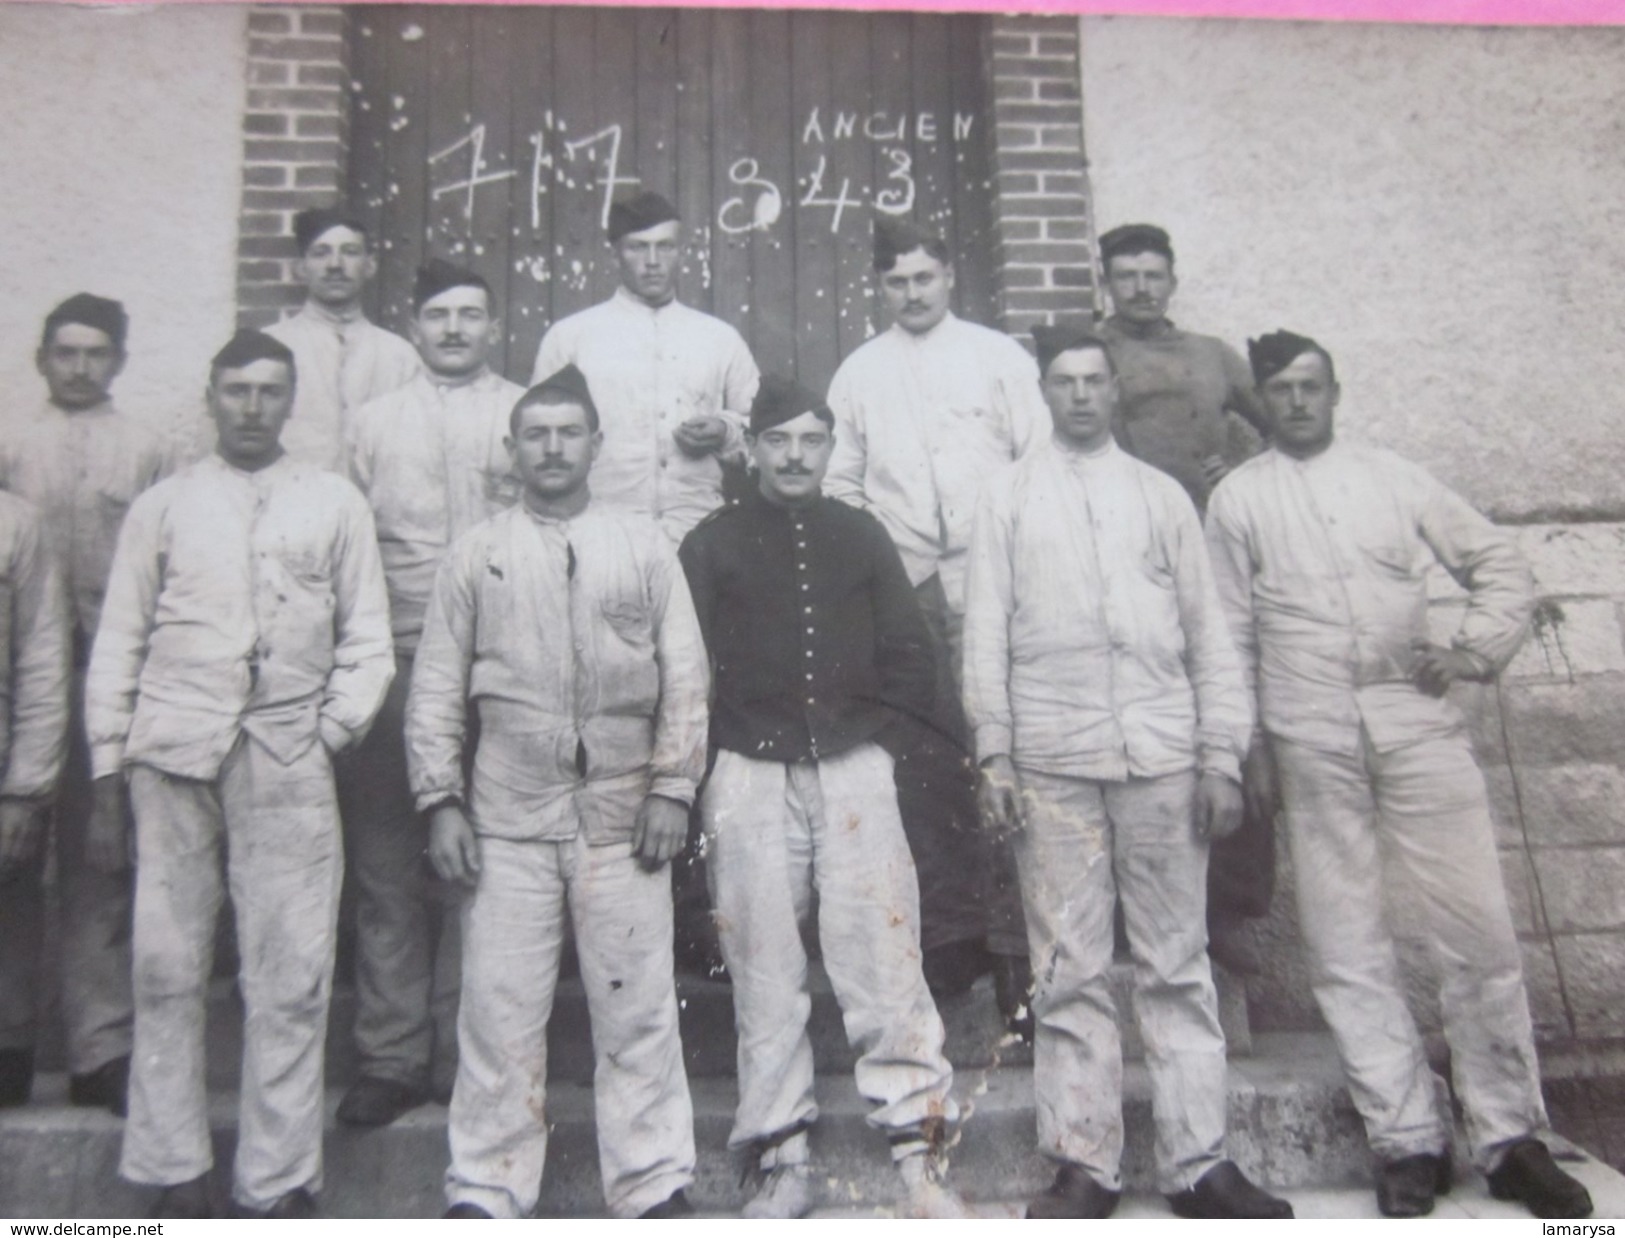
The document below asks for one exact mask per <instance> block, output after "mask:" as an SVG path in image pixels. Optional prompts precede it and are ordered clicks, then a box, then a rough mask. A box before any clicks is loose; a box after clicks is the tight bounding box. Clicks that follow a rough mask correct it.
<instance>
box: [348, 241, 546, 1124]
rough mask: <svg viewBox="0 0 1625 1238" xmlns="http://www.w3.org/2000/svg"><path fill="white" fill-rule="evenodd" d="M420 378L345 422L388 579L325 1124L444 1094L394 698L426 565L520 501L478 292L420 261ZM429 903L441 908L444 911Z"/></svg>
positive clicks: (441, 988) (419, 827)
mask: <svg viewBox="0 0 1625 1238" xmlns="http://www.w3.org/2000/svg"><path fill="white" fill-rule="evenodd" d="M412 308H413V316H412V324H411V333H412V339H413V342H414V343H415V344H416V345H417V349H418V354H419V355H420V356H421V357H422V359H423V369H422V370H421V371H420V372H419V373H418V374H417V375H416V376H415V377H414V378H412V380H411V381H410V382H408V383H407V384H406V385H405V386H404V387H401V388H399V389H398V390H396V391H392V392H391V393H390V394H388V395H386V396H380V397H379V398H378V399H376V400H373V401H371V402H370V403H368V404H364V405H362V406H361V408H360V409H358V410H357V411H356V414H355V420H354V422H353V424H352V425H351V428H350V442H349V460H350V477H351V479H352V480H353V481H354V482H355V483H356V485H357V486H359V487H360V488H361V492H362V493H363V494H365V495H366V496H367V502H368V503H369V504H370V505H371V507H372V514H373V519H374V521H375V522H376V523H377V526H378V549H379V553H380V554H381V555H382V557H383V561H384V578H385V579H386V580H387V581H388V583H389V617H390V627H391V629H392V630H393V633H394V637H395V678H394V680H393V682H391V684H390V687H389V695H388V696H387V697H386V698H385V699H384V707H383V709H381V710H380V711H379V713H378V719H377V721H376V722H375V723H374V724H373V728H372V731H371V732H370V733H369V734H368V736H367V738H366V740H365V741H364V742H363V743H362V745H361V747H360V749H359V750H358V751H357V753H356V759H355V760H354V761H350V762H347V763H346V766H345V768H344V770H343V771H342V776H341V778H340V779H339V798H340V802H341V804H342V805H343V810H344V842H345V854H346V857H347V859H348V861H349V865H350V878H351V880H352V881H353V882H354V883H355V893H356V953H355V967H356V1017H355V1044H356V1055H357V1057H358V1059H359V1065H360V1072H361V1077H360V1078H359V1079H358V1080H357V1081H356V1082H355V1084H354V1085H353V1086H352V1087H351V1088H350V1090H349V1091H348V1092H347V1093H346V1094H345V1096H344V1099H343V1100H342V1101H341V1102H340V1103H339V1108H338V1119H339V1121H341V1122H344V1123H347V1124H349V1125H352V1126H382V1125H385V1124H387V1123H389V1122H393V1121H394V1120H395V1119H396V1118H398V1117H399V1116H400V1115H401V1114H402V1113H404V1112H406V1111H407V1110H408V1109H410V1108H412V1107H413V1106H414V1105H417V1104H419V1103H421V1102H422V1100H423V1099H424V1097H425V1095H432V1096H434V1097H435V1098H436V1099H438V1100H442V1101H444V1100H449V1099H450V1098H451V1085H452V1080H453V1078H454V1077H455V1075H456V1071H457V985H458V979H457V975H458V968H459V965H460V959H461V953H462V946H461V944H460V942H459V939H458V936H457V912H456V910H455V908H454V907H450V908H446V907H445V904H447V903H448V902H454V901H455V899H454V898H452V897H451V896H452V890H451V888H450V887H446V886H444V885H443V884H442V883H438V882H435V881H434V880H433V877H434V874H433V872H432V871H431V870H430V869H429V866H428V865H427V864H425V863H424V861H423V856H424V852H425V850H426V848H427V847H428V842H429V823H428V821H427V819H426V818H425V817H424V816H423V815H422V814H421V813H419V812H418V811H417V807H416V805H415V804H414V802H413V798H412V788H411V785H410V782H409V779H408V777H407V772H406V745H405V740H404V731H403V728H404V726H405V722H406V693H407V689H408V688H409V687H410V686H411V683H412V655H413V654H414V653H415V652H416V650H417V645H418V638H419V636H420V635H421V634H422V631H423V614H424V611H425V610H427V609H428V605H429V596H430V594H431V593H432V592H433V588H434V576H435V571H436V569H437V568H439V566H440V563H441V560H442V559H444V558H445V555H446V551H447V549H448V548H449V547H450V546H451V544H452V543H453V542H455V541H456V540H457V538H459V537H461V536H462V535H463V534H464V533H466V532H467V531H468V530H469V529H471V528H473V527H474V526H475V525H476V524H478V523H480V521H482V520H485V519H487V518H488V517H490V516H494V515H495V514H497V513H498V512H500V511H502V510H504V509H505V508H508V507H511V506H512V505H513V504H514V502H515V501H516V500H517V499H518V497H519V483H518V481H517V480H516V479H515V478H514V475H513V462H512V460H510V459H509V457H508V449H507V447H506V446H505V445H504V444H505V442H506V439H507V434H508V414H509V413H510V412H511V411H512V410H513V405H514V401H515V400H517V399H518V398H519V397H520V396H521V395H523V394H524V388H522V387H520V386H518V385H516V384H514V383H510V382H508V381H507V380H506V379H504V378H503V377H502V376H501V375H499V374H496V373H493V372H492V370H491V368H490V366H489V365H488V364H487V362H486V358H487V355H488V354H489V352H490V349H491V347H492V345H493V344H494V343H496V341H497V339H498V324H497V322H496V320H495V319H494V318H493V317H492V313H491V310H492V306H491V288H490V285H489V284H487V283H486V282H485V280H484V279H483V278H481V277H480V276H479V275H477V274H475V273H474V272H473V271H470V270H466V269H463V268H461V267H455V266H453V265H451V264H450V263H448V262H443V261H441V260H440V259H434V260H432V261H430V262H429V263H428V264H426V265H425V266H423V267H422V268H420V269H419V271H418V275H417V280H416V283H415V285H414V287H413V290H412ZM443 908H444V912H443Z"/></svg>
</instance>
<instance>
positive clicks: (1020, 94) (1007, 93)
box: [993, 77, 1048, 104]
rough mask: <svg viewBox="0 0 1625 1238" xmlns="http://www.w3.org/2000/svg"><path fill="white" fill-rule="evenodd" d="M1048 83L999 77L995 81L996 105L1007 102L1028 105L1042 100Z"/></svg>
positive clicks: (1022, 78)
mask: <svg viewBox="0 0 1625 1238" xmlns="http://www.w3.org/2000/svg"><path fill="white" fill-rule="evenodd" d="M1047 84H1048V83H1044V82H1035V81H1033V80H1032V78H1030V77H999V78H994V79H993V99H994V102H995V104H998V103H1002V102H1004V101H1006V100H1014V101H1016V102H1020V103H1027V102H1030V101H1031V100H1033V99H1036V98H1042V97H1043V93H1042V87H1043V86H1045V85H1047Z"/></svg>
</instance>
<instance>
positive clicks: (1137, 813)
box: [1015, 769, 1226, 1194]
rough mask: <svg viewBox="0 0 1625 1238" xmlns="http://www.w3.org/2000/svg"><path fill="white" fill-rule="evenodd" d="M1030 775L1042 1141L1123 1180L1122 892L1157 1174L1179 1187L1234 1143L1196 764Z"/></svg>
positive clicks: (1020, 857)
mask: <svg viewBox="0 0 1625 1238" xmlns="http://www.w3.org/2000/svg"><path fill="white" fill-rule="evenodd" d="M1019 775H1020V779H1021V787H1022V797H1021V806H1022V813H1023V819H1024V822H1025V824H1024V827H1023V829H1022V830H1021V832H1020V833H1019V834H1018V835H1017V836H1016V840H1015V851H1016V864H1017V867H1018V868H1019V870H1020V873H1021V893H1022V904H1023V907H1024V909H1025V910H1026V913H1027V937H1028V945H1029V948H1030V949H1031V951H1032V962H1033V978H1034V991H1033V1017H1034V1019H1035V1020H1036V1021H1037V1025H1038V1026H1037V1035H1036V1039H1035V1043H1034V1046H1033V1090H1034V1091H1035V1092H1036V1094H1037V1105H1038V1149H1039V1151H1040V1152H1042V1153H1043V1154H1044V1155H1045V1156H1048V1157H1051V1158H1053V1159H1054V1160H1058V1161H1064V1162H1068V1163H1070V1164H1073V1165H1076V1166H1078V1167H1080V1168H1081V1169H1083V1171H1084V1172H1085V1173H1087V1174H1088V1175H1089V1176H1090V1177H1091V1178H1093V1179H1094V1180H1095V1181H1096V1182H1098V1183H1099V1184H1100V1185H1101V1186H1103V1187H1105V1188H1106V1189H1107V1190H1111V1191H1119V1190H1121V1189H1122V1175H1121V1162H1122V1157H1123V1050H1122V1041H1121V1037H1120V1036H1119V1035H1118V1032H1117V1006H1116V1003H1115V1002H1114V1001H1113V999H1112V992H1111V983H1110V980H1109V978H1108V975H1107V973H1108V971H1109V969H1110V968H1111V964H1112V912H1113V908H1114V907H1115V905H1116V903H1117V900H1118V898H1121V899H1122V901H1123V919H1124V922H1125V924H1126V926H1127V928H1128V942H1129V951H1130V953H1131V954H1132V956H1133V958H1134V1014H1135V1018H1136V1019H1137V1020H1138V1021H1139V1025H1140V1036H1141V1038H1142V1039H1143V1040H1144V1042H1145V1064H1146V1069H1147V1071H1148V1072H1149V1073H1150V1075H1151V1112H1152V1117H1153V1118H1154V1120H1155V1123H1156V1131H1157V1137H1156V1158H1157V1185H1158V1189H1159V1190H1161V1191H1163V1192H1164V1193H1165V1194H1172V1193H1175V1192H1178V1191H1183V1190H1185V1189H1187V1188H1188V1187H1190V1186H1192V1185H1193V1184H1194V1183H1195V1182H1196V1180H1197V1179H1198V1178H1200V1177H1201V1176H1202V1175H1203V1174H1205V1173H1206V1172H1207V1171H1208V1170H1209V1169H1212V1168H1213V1166H1215V1165H1216V1164H1218V1163H1219V1161H1220V1160H1221V1159H1222V1157H1223V1155H1224V1152H1223V1147H1224V1131H1225V1104H1226V1091H1225V1089H1226V1079H1225V1070H1226V1066H1225V1056H1224V1048H1225V1047H1224V1032H1223V1031H1222V1030H1221V1029H1220V1027H1219V1001H1218V994H1217V993H1216V992H1215V990H1214V988H1213V972H1212V968H1211V967H1210V965H1209V963H1208V957H1207V853H1208V845H1207V842H1206V841H1205V840H1204V839H1201V838H1198V837H1197V834H1196V828H1195V821H1194V818H1193V816H1192V801H1193V796H1194V794H1195V789H1196V775H1195V773H1194V772H1189V773H1180V774H1168V775H1165V776H1163V777H1160V778H1130V779H1128V780H1127V781H1124V782H1096V781H1093V780H1090V779H1084V778H1066V777H1059V776H1056V775H1053V774H1043V773H1039V772H1037V771H1034V770H1028V769H1021V770H1019Z"/></svg>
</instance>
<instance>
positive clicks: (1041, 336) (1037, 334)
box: [1033, 323, 1106, 375]
mask: <svg viewBox="0 0 1625 1238" xmlns="http://www.w3.org/2000/svg"><path fill="white" fill-rule="evenodd" d="M1033 343H1034V344H1036V345H1037V346H1038V372H1039V374H1040V375H1044V374H1048V373H1049V367H1050V362H1052V361H1054V360H1055V358H1057V357H1059V356H1060V355H1061V354H1062V353H1064V352H1071V351H1072V349H1074V348H1098V349H1100V350H1101V351H1102V352H1105V351H1106V343H1105V341H1104V340H1102V339H1101V338H1100V337H1099V336H1098V335H1096V334H1095V331H1094V328H1093V327H1091V326H1089V325H1088V324H1087V323H1077V324H1075V325H1071V326H1069V325H1067V324H1065V323H1058V324H1056V325H1055V326H1053V327H1046V326H1043V325H1042V324H1040V325H1039V326H1036V327H1034V328H1033Z"/></svg>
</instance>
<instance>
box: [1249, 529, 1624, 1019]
mask: <svg viewBox="0 0 1625 1238" xmlns="http://www.w3.org/2000/svg"><path fill="white" fill-rule="evenodd" d="M1514 533H1515V535H1516V537H1517V540H1518V542H1519V545H1520V546H1521V547H1522V549H1523V551H1524V553H1525V555H1527V557H1528V559H1529V561H1530V563H1531V565H1532V566H1533V568H1534V572H1535V579H1536V587H1537V590H1538V592H1539V594H1540V597H1541V604H1540V608H1539V610H1538V611H1537V618H1536V623H1535V629H1534V632H1533V634H1532V635H1531V637H1530V639H1529V640H1528V642H1527V643H1526V644H1525V645H1524V647H1523V648H1522V649H1521V650H1520V651H1519V653H1518V655H1517V657H1516V658H1514V659H1513V662H1512V664H1511V665H1510V666H1509V667H1508V668H1507V670H1506V672H1505V673H1504V674H1503V675H1502V677H1501V680H1500V682H1499V683H1497V684H1494V685H1485V686H1478V685H1470V686H1465V687H1462V688H1458V689H1456V691H1457V692H1458V693H1459V697H1458V700H1459V701H1460V703H1461V705H1462V706H1463V708H1464V710H1465V711H1466V713H1467V715H1468V719H1469V722H1470V724H1471V727H1472V735H1473V748H1474V753H1475V755H1476V756H1477V758H1478V761H1479V764H1480V766H1481V767H1482V768H1483V770H1484V775H1485V781H1486V783H1487V784H1488V788H1489V794H1490V805H1491V811H1492V815H1493V818H1494V823H1495V830H1496V842H1497V845H1498V847H1499V850H1500V859H1501V872H1502V876H1503V879H1504V881H1505V883H1506V889H1507V895H1508V901H1509V903H1510V904H1511V909H1512V915H1513V921H1514V923H1515V925H1516V927H1517V929H1518V935H1519V938H1520V940H1521V942H1522V944H1523V951H1524V973H1525V982H1526V984H1527V987H1528V990H1529V999H1530V1009H1531V1013H1532V1015H1533V1016H1534V1020H1535V1026H1536V1033H1537V1036H1538V1037H1539V1038H1540V1039H1541V1040H1542V1041H1543V1042H1545V1043H1547V1044H1562V1043H1566V1042H1570V1041H1575V1040H1597V1039H1617V1038H1620V1037H1622V1036H1625V610H1622V606H1625V524H1620V523H1612V522H1610V523H1588V524H1541V525H1526V526H1521V527H1518V528H1516V529H1515V530H1514ZM1464 605H1465V603H1464V600H1463V594H1462V593H1461V591H1460V590H1459V589H1457V588H1456V586H1455V585H1454V583H1453V582H1451V581H1450V580H1449V579H1448V578H1447V577H1446V576H1445V575H1444V573H1443V572H1440V573H1438V584H1437V588H1436V590H1435V593H1434V604H1433V614H1432V620H1433V627H1434V638H1435V639H1437V640H1441V641H1446V640H1448V639H1449V637H1450V635H1451V634H1452V633H1453V632H1454V631H1455V630H1456V628H1457V625H1458V624H1459V623H1460V620H1461V615H1462V610H1463V607H1464ZM1279 873H1280V878H1281V883H1280V887H1279V890H1280V895H1279V898H1278V900H1277V904H1276V908H1275V911H1274V913H1273V914H1272V916H1271V917H1270V919H1269V921H1268V922H1266V924H1265V926H1264V940H1265V943H1266V956H1267V961H1268V968H1267V972H1266V975H1265V976H1264V977H1263V978H1261V979H1260V980H1258V981H1254V982H1253V984H1252V985H1251V986H1250V993H1251V997H1252V1013H1253V1019H1254V1026H1255V1028H1259V1029H1261V1030H1272V1029H1276V1028H1298V1027H1312V1026H1316V1025H1318V1022H1319V1020H1318V1016H1317V1014H1316V1012H1315V1010H1314V1006H1313V1001H1312V999H1311V998H1310V997H1309V992H1308V979H1307V975H1306V973H1305V971H1304V967H1303V959H1302V952H1301V947H1300V946H1299V944H1298V935H1297V928H1296V914H1295V912H1294V911H1293V909H1292V906H1291V903H1292V874H1291V863H1290V858H1289V857H1288V856H1286V855H1285V854H1284V850H1283V853H1282V855H1281V857H1280V868H1279ZM1393 904H1394V905H1393V916H1394V922H1395V924H1396V931H1397V933H1398V934H1399V936H1400V939H1401V942H1400V953H1401V959H1402V962H1403V963H1404V966H1405V969H1406V972H1407V975H1408V977H1409V979H1410V981H1411V986H1412V1004H1413V1006H1414V1008H1415V1009H1416V1011H1417V1014H1418V1018H1419V1019H1420V1021H1421V1022H1422V1023H1423V1025H1424V1026H1425V1027H1426V1028H1428V1029H1430V1030H1431V1029H1436V1028H1437V1027H1438V1022H1439V1021H1438V1010H1437V1003H1436V999H1435V996H1434V988H1433V984H1432V983H1431V978H1432V966H1431V963H1430V961H1429V959H1428V956H1427V951H1426V948H1425V946H1424V944H1423V943H1422V941H1421V940H1420V939H1419V937H1418V936H1417V935H1415V934H1414V932H1413V931H1412V930H1411V928H1410V925H1409V919H1410V917H1409V916H1408V915H1407V913H1406V908H1405V905H1404V898H1403V895H1402V894H1399V895H1398V896H1396V898H1395V899H1394V900H1393Z"/></svg>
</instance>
